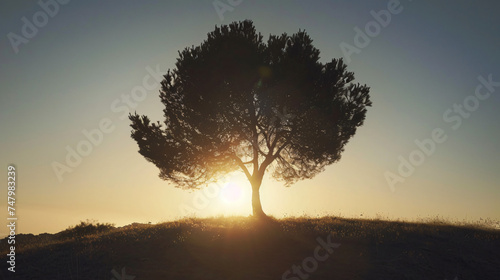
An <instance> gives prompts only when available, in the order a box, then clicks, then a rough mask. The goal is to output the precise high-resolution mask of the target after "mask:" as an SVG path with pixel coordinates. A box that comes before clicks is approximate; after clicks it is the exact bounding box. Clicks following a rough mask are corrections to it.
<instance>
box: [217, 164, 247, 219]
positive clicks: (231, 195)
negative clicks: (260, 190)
mask: <svg viewBox="0 0 500 280" xmlns="http://www.w3.org/2000/svg"><path fill="white" fill-rule="evenodd" d="M250 197H251V189H250V187H249V182H248V180H247V179H246V178H245V176H243V175H242V174H238V173H237V174H232V175H230V176H229V177H228V178H226V180H225V182H224V184H223V187H222V189H221V190H220V192H219V201H220V203H219V207H221V210H222V212H223V213H224V214H225V215H245V214H248V213H249V211H251V201H250ZM247 212H248V213H247Z"/></svg>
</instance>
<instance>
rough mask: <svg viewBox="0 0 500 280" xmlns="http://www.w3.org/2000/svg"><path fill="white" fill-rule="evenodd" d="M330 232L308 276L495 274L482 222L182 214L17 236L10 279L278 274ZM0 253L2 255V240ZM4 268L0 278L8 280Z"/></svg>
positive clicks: (491, 239)
mask: <svg viewBox="0 0 500 280" xmlns="http://www.w3.org/2000/svg"><path fill="white" fill-rule="evenodd" d="M490 222H491V221H488V223H490ZM328 235H332V239H333V240H335V242H337V243H340V244H342V245H341V247H339V248H338V249H336V250H335V253H334V254H333V255H332V256H331V257H330V258H329V259H328V260H327V261H325V262H324V263H320V264H319V265H318V269H317V270H316V271H314V273H311V274H310V278H308V279H333V278H335V279H445V278H447V279H453V278H454V277H455V276H457V277H458V279H494V276H498V275H500V231H499V230H495V229H493V228H491V227H488V226H486V225H485V224H484V223H479V224H478V223H473V224H470V223H463V224H458V225H457V224H451V223H449V222H447V221H445V220H443V219H434V220H428V221H418V222H402V221H384V220H382V219H381V218H380V217H379V218H376V219H347V218H340V217H333V216H328V217H322V218H309V217H300V218H286V219H281V220H278V219H274V218H271V219H269V220H268V221H258V220H254V219H253V218H244V217H230V218H207V219H196V218H189V219H183V220H178V221H174V222H167V223H161V224H155V225H151V224H133V225H130V226H126V227H120V228H117V227H114V226H113V225H112V224H100V223H96V222H91V221H86V222H81V223H80V224H79V225H76V226H73V227H70V228H68V229H66V230H65V231H62V232H60V233H57V234H53V235H49V234H43V235H38V236H33V235H18V236H17V237H16V254H17V260H16V261H17V263H16V266H17V269H18V272H16V276H17V277H21V278H16V279H56V280H57V279H107V280H109V279H111V278H112V277H113V275H112V274H111V270H112V269H115V270H116V271H118V272H119V271H120V270H121V268H122V267H126V271H127V274H130V275H134V276H136V278H135V279H136V280H142V279H281V277H282V274H283V272H285V271H286V270H288V269H290V268H291V267H292V265H294V264H295V265H300V264H301V262H302V260H304V259H305V258H307V257H309V256H312V255H313V252H314V249H315V248H316V247H317V246H318V242H317V241H316V238H318V237H321V238H323V239H325V238H326V237H327V236H328ZM2 242H4V241H3V240H2ZM3 244H5V243H3ZM0 253H1V256H5V254H6V253H7V251H6V248H5V246H2V251H0ZM0 261H1V262H2V263H5V261H6V257H1V258H0ZM5 271H6V270H3V271H2V272H0V276H3V277H4V278H2V279H9V278H5V277H7V276H9V274H6V273H7V272H5ZM492 277H493V278H492ZM0 278H1V277H0ZM290 279H293V278H290Z"/></svg>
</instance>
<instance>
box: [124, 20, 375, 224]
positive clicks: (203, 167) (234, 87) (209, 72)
mask: <svg viewBox="0 0 500 280" xmlns="http://www.w3.org/2000/svg"><path fill="white" fill-rule="evenodd" d="M262 38H263V36H262V35H261V34H260V33H257V32H256V30H255V27H254V25H253V22H252V21H249V20H246V21H242V22H233V23H231V24H229V25H223V26H221V27H217V26H216V27H215V30H214V31H213V32H211V33H209V34H208V38H207V39H206V40H205V41H203V42H202V43H201V45H200V46H196V47H195V46H192V47H188V48H186V49H184V50H183V51H182V52H179V57H178V58H177V62H176V64H175V66H176V68H175V69H173V70H168V71H167V74H166V75H164V78H165V79H164V80H163V81H162V83H161V86H162V87H161V90H160V98H161V102H162V103H163V105H165V109H164V110H163V112H164V117H165V121H164V122H163V123H160V122H156V123H155V122H151V121H150V119H149V118H148V117H147V116H139V115H137V113H135V114H134V115H132V114H131V115H130V116H129V118H130V120H131V122H132V123H131V127H132V138H133V139H134V140H135V141H136V142H137V144H138V145H139V153H140V154H141V155H143V156H144V157H145V158H146V159H147V160H148V161H150V162H152V163H154V164H155V165H156V166H157V167H158V168H159V169H160V174H159V176H160V178H162V179H164V180H167V181H171V182H173V183H174V184H175V186H176V187H180V188H186V189H197V188H199V187H201V186H203V185H206V184H208V183H211V182H215V181H216V180H217V179H218V178H220V176H223V175H225V174H227V173H229V172H233V171H236V170H241V171H243V173H244V174H245V175H246V178H247V179H248V180H249V182H250V184H251V187H252V207H253V214H254V216H257V217H262V216H265V214H264V212H263V210H262V206H261V202H260V196H259V190H260V187H261V183H262V179H263V177H264V174H265V172H266V170H267V169H268V168H269V169H270V171H272V175H273V177H274V178H275V179H278V180H282V181H284V182H285V185H286V186H289V185H291V184H292V183H294V182H296V181H297V180H302V179H308V178H312V177H313V176H315V175H316V174H318V173H319V172H321V171H323V170H324V167H325V166H327V165H329V164H332V163H334V162H336V161H338V160H339V159H340V157H341V153H342V151H343V150H344V146H345V145H346V144H347V142H348V141H349V139H350V138H351V137H352V136H353V135H354V134H355V132H356V128H357V127H358V126H361V125H362V124H363V121H364V119H365V115H366V109H367V108H366V107H367V106H371V101H370V96H369V87H367V86H366V85H360V84H359V83H357V84H354V83H352V81H353V80H354V74H353V73H352V72H347V71H346V65H345V64H344V62H343V61H342V59H333V60H332V61H331V62H329V63H325V64H323V63H321V62H319V54H320V52H319V50H318V49H316V48H315V47H314V46H313V45H312V40H311V38H310V37H309V36H308V35H307V34H306V32H304V31H300V30H299V32H298V33H296V34H293V35H291V36H289V35H287V34H283V35H281V36H274V35H270V37H269V39H268V41H267V44H266V43H265V42H263V39H262Z"/></svg>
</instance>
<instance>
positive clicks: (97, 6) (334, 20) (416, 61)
mask: <svg viewBox="0 0 500 280" xmlns="http://www.w3.org/2000/svg"><path fill="white" fill-rule="evenodd" d="M42 2H43V3H45V2H47V0H42ZM61 2H62V1H61ZM219 2H220V3H228V1H226V0H221V1H219ZM229 2H232V3H237V4H238V1H229ZM352 2H356V3H352ZM388 4H389V5H395V4H394V3H393V1H249V0H247V1H245V0H244V1H241V3H239V5H236V6H234V7H231V9H232V10H228V11H226V12H224V13H223V14H221V17H219V14H218V13H217V11H216V9H215V8H214V5H213V1H212V0H208V1H185V0H183V1H180V0H179V1H76V0H73V1H69V2H68V3H67V4H64V5H63V4H60V5H59V11H57V13H54V15H53V17H49V18H48V22H46V24H45V25H43V24H40V25H41V27H39V28H38V30H37V32H36V34H34V35H33V36H31V37H32V38H29V39H27V43H23V44H21V45H19V46H18V52H17V53H16V52H15V50H14V48H13V47H12V44H11V42H10V39H9V34H11V33H14V34H17V35H19V36H22V29H23V25H24V24H25V23H24V22H23V20H22V18H23V17H25V18H26V19H27V20H28V21H29V22H31V23H33V17H34V15H37V17H38V18H37V20H38V22H42V23H43V19H44V18H43V15H42V14H43V12H39V11H43V10H42V8H41V6H40V5H39V4H37V3H36V2H35V1H3V3H2V4H1V5H2V7H1V9H0V22H1V25H0V31H1V32H0V34H1V35H2V36H3V37H2V40H1V41H0V44H1V46H0V48H1V53H0V62H1V64H0V65H1V68H0V85H1V91H0V98H1V99H0V127H1V137H0V155H1V162H2V164H1V165H2V166H3V169H4V171H2V172H0V174H1V175H0V178H1V181H2V182H6V181H7V178H6V177H7V166H8V165H9V164H14V165H15V166H16V167H17V186H18V188H17V193H16V202H17V203H16V209H17V217H18V218H19V220H18V233H19V232H21V233H29V232H30V233H35V234H36V233H42V232H57V231H60V230H63V229H65V228H67V227H68V226H70V225H75V224H77V223H79V221H81V220H86V219H94V220H98V221H100V222H111V223H115V224H116V225H118V226H121V225H125V224H129V223H132V222H149V221H150V222H153V223H156V222H163V221H169V220H173V219H177V218H181V217H183V215H184V214H185V213H184V212H183V211H182V210H181V209H195V210H196V215H197V216H199V217H204V216H218V215H231V214H237V215H245V216H246V215H249V214H251V203H250V195H249V193H250V185H249V184H248V183H246V182H245V180H244V179H241V176H240V177H238V175H235V178H232V179H231V180H232V182H233V184H236V185H239V186H240V187H241V188H242V189H243V193H242V196H241V199H240V200H241V201H242V202H240V203H238V202H236V203H229V204H227V203H224V202H223V200H221V199H220V198H219V197H213V196H208V197H207V195H206V194H205V193H203V191H199V192H189V191H183V190H180V189H176V188H174V187H173V186H172V185H171V184H169V183H168V182H165V181H162V180H160V179H159V178H158V170H157V168H156V167H155V166H154V165H153V164H151V163H148V162H147V161H146V160H145V159H144V158H143V157H142V156H141V155H139V153H138V152H137V151H138V147H137V144H136V143H135V142H134V141H133V140H132V139H131V138H130V130H131V128H130V127H129V121H128V119H127V118H123V116H124V115H125V113H127V112H128V111H129V110H130V111H132V112H133V111H137V112H138V113H140V114H146V115H148V116H150V117H151V118H152V119H153V120H162V118H161V117H162V114H163V113H162V105H161V103H160V99H159V97H158V90H159V88H160V86H159V83H158V82H157V81H156V80H154V79H149V80H147V83H148V87H149V88H151V90H148V91H147V95H146V96H144V100H141V101H140V102H135V101H134V100H132V101H134V102H133V104H132V103H131V104H130V105H126V103H125V101H124V100H123V99H122V98H123V97H122V96H125V98H126V96H131V93H132V91H133V90H134V88H136V87H138V86H141V85H142V84H143V79H145V77H147V76H148V75H151V74H150V72H151V71H150V70H147V69H153V71H156V69H157V68H159V69H160V70H161V72H162V74H164V73H165V72H166V70H167V69H169V68H173V67H174V63H175V59H176V58H177V51H178V50H182V49H183V48H184V47H186V46H191V45H199V44H200V43H201V42H202V41H203V40H204V39H205V38H206V34H207V33H208V32H210V31H212V30H213V29H214V27H215V25H221V24H228V23H230V22H232V21H235V20H244V19H251V20H253V21H254V24H255V26H256V28H257V30H258V31H259V32H261V33H262V34H263V35H264V37H265V39H267V37H268V36H269V34H281V33H283V32H286V33H288V34H292V33H295V32H297V31H298V30H299V29H305V30H306V31H307V32H308V34H309V35H310V36H311V37H312V39H313V40H314V45H315V46H316V47H317V48H318V49H319V50H320V51H321V61H323V62H327V61H330V60H331V59H332V58H339V57H346V56H345V53H343V51H342V49H341V43H344V45H345V44H349V45H351V46H354V47H355V46H356V44H355V36H356V32H355V28H356V27H358V28H360V29H361V30H364V29H365V26H366V25H367V24H368V25H369V26H370V22H372V21H374V17H373V15H372V14H371V13H370V12H371V11H374V12H379V11H381V10H387V9H388ZM396 10H397V11H399V12H398V13H397V14H392V16H391V19H390V22H388V24H385V25H386V26H385V27H381V28H380V30H374V29H373V30H372V31H373V32H376V31H379V32H376V33H378V34H375V35H373V33H372V35H373V37H371V38H370V42H369V43H367V44H365V45H364V46H361V45H359V44H358V47H359V49H358V52H357V53H353V54H352V55H351V56H350V62H349V66H348V69H349V70H350V71H353V72H354V73H355V75H356V81H358V82H360V83H363V84H367V85H369V86H370V87H371V92H370V94H371V97H372V100H373V107H372V108H369V111H368V114H367V119H366V121H365V124H364V126H362V127H361V128H359V129H358V132H357V134H356V135H355V136H354V138H353V139H352V140H351V141H350V142H349V144H348V145H347V146H346V150H345V152H344V153H343V157H342V159H341V160H340V161H339V162H338V163H336V164H333V165H331V166H329V167H327V168H326V170H325V171H324V172H323V173H321V174H320V175H318V176H317V177H315V178H314V179H312V180H307V181H301V182H298V183H296V184H295V185H293V186H292V187H290V188H285V187H284V186H283V184H281V183H279V182H275V181H273V180H272V179H271V178H267V179H265V181H264V183H263V186H262V189H261V199H262V204H263V208H264V211H265V212H266V213H268V214H270V215H274V216H275V217H284V216H293V215H302V214H306V215H310V216H317V215H326V214H333V215H343V216H345V217H359V216H360V215H363V217H375V216H376V215H377V214H378V215H381V216H382V217H387V218H390V219H397V218H401V219H417V218H426V217H436V216H439V217H444V218H447V219H450V220H460V221H462V220H464V219H466V220H478V219H480V218H483V219H484V218H487V217H489V218H492V219H495V220H500V203H498V202H499V199H500V172H499V163H500V149H499V148H498V143H500V128H499V124H498V121H499V120H500V111H498V105H499V102H500V96H499V95H500V87H493V90H494V91H493V92H492V93H491V94H490V96H489V97H487V98H484V100H479V101H478V103H477V104H474V103H473V102H474V100H477V99H474V97H473V96H474V93H475V91H476V87H477V86H478V85H480V81H479V80H478V77H479V76H482V77H484V78H486V79H487V78H488V76H489V75H491V77H492V80H493V81H500V69H499V65H500V52H499V51H498V50H500V37H499V34H500V18H499V17H498V11H499V10H500V3H497V2H495V1H475V2H473V1H450V0H448V1H439V2H438V3H436V2H433V3H431V1H409V0H401V1H400V4H399V6H397V9H396ZM372 28H375V27H373V26H372ZM10 36H12V35H10ZM358 43H359V42H358ZM146 79H147V78H146ZM153 86H154V87H153ZM480 92H481V93H482V94H486V93H487V92H488V90H487V89H486V87H483V88H482V89H480ZM464 100H467V102H469V103H468V105H467V108H469V109H470V108H472V107H473V106H476V107H477V108H473V110H471V111H470V112H469V111H466V112H465V113H467V114H468V115H467V118H466V117H461V116H460V114H459V113H458V112H454V111H451V112H450V113H448V118H449V119H448V120H447V119H444V118H443V115H444V114H445V112H447V110H449V109H451V110H453V106H454V104H463V102H464ZM470 102H472V103H470ZM134 106H135V108H132V107H134ZM471 106H472V107H471ZM458 119H460V121H461V124H460V125H458V121H459V120H458ZM106 121H108V122H109V123H108V125H109V126H111V127H112V128H114V129H113V130H112V131H110V132H109V133H103V139H102V141H101V142H99V145H97V146H93V147H92V150H91V151H90V152H89V154H88V155H87V156H85V157H83V158H82V161H81V163H79V164H78V165H77V166H75V167H73V168H71V170H72V172H71V173H70V172H68V173H64V174H63V175H62V181H60V180H58V178H57V176H56V173H55V172H54V169H53V163H54V162H59V163H61V164H66V159H65V158H66V156H67V154H68V151H67V147H68V146H69V147H70V148H71V149H76V147H77V145H78V144H79V143H80V142H82V141H84V140H85V139H86V137H85V136H84V134H83V133H82V131H83V130H87V131H92V130H95V129H98V128H99V124H100V122H106ZM454 127H455V129H454ZM436 128H438V129H441V130H442V132H443V133H444V134H445V135H446V141H444V142H443V143H438V144H436V147H435V151H433V152H432V153H430V155H429V156H427V155H426V156H425V158H424V162H423V163H422V164H421V165H419V166H417V167H416V168H415V170H414V172H413V174H412V175H411V176H408V177H407V178H404V182H398V183H397V184H395V185H394V188H392V189H391V187H390V186H389V184H388V182H387V180H386V178H385V174H386V172H392V173H394V174H398V166H399V165H400V156H401V157H403V158H404V159H406V160H408V158H409V156H410V154H412V152H413V154H414V156H415V154H416V153H415V152H414V151H415V150H417V149H418V147H417V145H416V144H415V140H417V139H418V140H423V139H426V138H430V137H431V136H432V131H433V130H434V129H436ZM417 156H418V155H417ZM212 189H216V187H213V188H212ZM0 193H1V197H0V198H1V203H0V205H3V206H6V203H7V199H6V193H7V187H6V184H4V190H0ZM236 195H238V193H236ZM204 198H206V200H204ZM3 206H2V208H1V209H4V210H2V212H3V213H0V217H5V218H6V217H7V211H6V207H3ZM5 231H6V230H5V229H2V230H1V231H0V235H5V234H6V232H5Z"/></svg>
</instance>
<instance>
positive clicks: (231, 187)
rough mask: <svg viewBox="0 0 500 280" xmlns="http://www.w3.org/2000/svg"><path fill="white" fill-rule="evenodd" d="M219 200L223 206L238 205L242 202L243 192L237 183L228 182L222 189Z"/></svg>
mask: <svg viewBox="0 0 500 280" xmlns="http://www.w3.org/2000/svg"><path fill="white" fill-rule="evenodd" d="M219 198H220V200H221V201H222V202H224V203H225V204H232V205H234V204H240V203H242V200H243V190H242V188H241V186H240V185H239V184H238V183H237V182H234V181H229V182H227V183H226V184H225V185H224V187H223V188H222V190H221V192H220V195H219Z"/></svg>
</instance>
